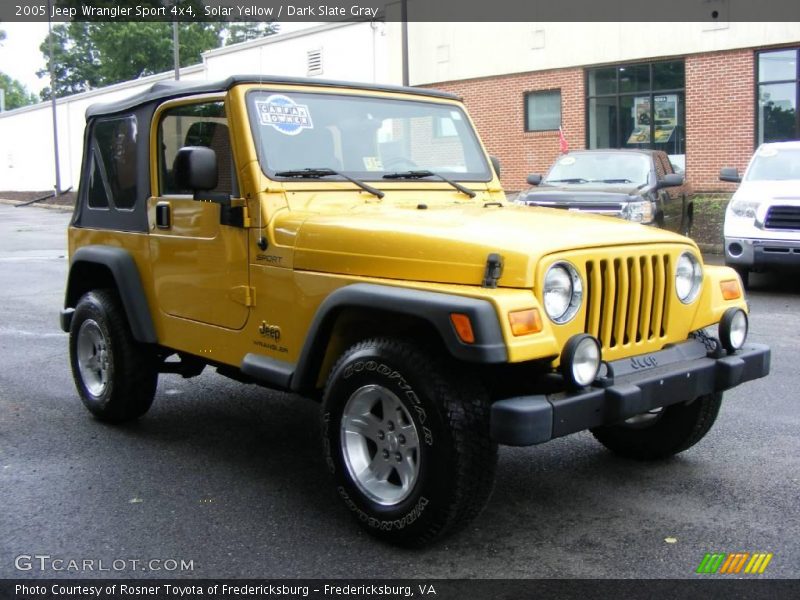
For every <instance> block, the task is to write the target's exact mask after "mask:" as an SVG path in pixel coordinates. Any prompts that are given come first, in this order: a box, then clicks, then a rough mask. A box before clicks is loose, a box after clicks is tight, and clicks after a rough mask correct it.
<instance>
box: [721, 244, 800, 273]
mask: <svg viewBox="0 0 800 600" xmlns="http://www.w3.org/2000/svg"><path fill="white" fill-rule="evenodd" d="M725 264H727V265H729V266H741V267H747V268H749V269H758V268H762V267H763V268H766V267H791V266H800V241H792V240H770V239H753V238H735V237H726V238H725Z"/></svg>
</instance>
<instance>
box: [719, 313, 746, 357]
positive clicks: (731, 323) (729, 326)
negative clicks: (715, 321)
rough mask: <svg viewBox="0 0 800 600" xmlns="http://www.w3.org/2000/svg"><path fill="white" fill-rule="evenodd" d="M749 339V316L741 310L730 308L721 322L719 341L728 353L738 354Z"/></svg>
mask: <svg viewBox="0 0 800 600" xmlns="http://www.w3.org/2000/svg"><path fill="white" fill-rule="evenodd" d="M746 339H747V314H745V312H744V311H743V310H742V309H741V308H729V309H728V310H726V311H725V312H724V313H723V315H722V318H721V319H720V320H719V341H720V342H721V343H722V347H723V348H725V350H727V351H728V352H731V353H733V352H736V351H737V350H738V349H739V348H741V347H742V346H744V341H745V340H746Z"/></svg>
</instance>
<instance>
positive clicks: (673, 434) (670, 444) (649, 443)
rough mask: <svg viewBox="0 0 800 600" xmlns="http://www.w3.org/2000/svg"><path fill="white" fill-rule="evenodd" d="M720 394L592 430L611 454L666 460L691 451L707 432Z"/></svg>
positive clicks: (712, 422)
mask: <svg viewBox="0 0 800 600" xmlns="http://www.w3.org/2000/svg"><path fill="white" fill-rule="evenodd" d="M721 403H722V394H721V393H715V394H708V395H707V396H700V397H699V398H697V399H696V400H694V401H693V402H690V403H688V404H687V403H683V404H673V405H672V406H667V407H666V408H663V409H661V410H660V411H658V412H653V413H645V414H644V415H638V416H637V417H634V418H632V419H628V420H627V421H625V422H623V423H619V424H616V425H606V426H603V427H596V428H594V429H592V434H593V435H594V437H595V438H596V439H597V441H598V442H600V443H601V444H603V445H604V446H605V447H606V448H608V449H609V450H611V451H612V452H613V453H614V454H617V455H619V456H624V457H625V458H632V459H635V460H659V459H664V458H669V457H670V456H673V455H675V454H678V453H679V452H683V451H684V450H686V449H688V448H691V447H692V446H694V445H695V444H696V443H697V442H699V441H700V440H701V439H703V437H704V436H705V435H706V434H707V433H708V432H709V430H710V429H711V426H712V425H713V424H714V421H715V420H716V418H717V414H718V413H719V407H720V404H721Z"/></svg>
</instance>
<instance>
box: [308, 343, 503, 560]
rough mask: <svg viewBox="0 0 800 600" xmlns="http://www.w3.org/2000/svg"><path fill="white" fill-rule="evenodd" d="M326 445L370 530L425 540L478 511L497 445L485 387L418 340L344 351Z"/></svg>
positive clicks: (350, 503) (326, 410) (332, 386)
mask: <svg viewBox="0 0 800 600" xmlns="http://www.w3.org/2000/svg"><path fill="white" fill-rule="evenodd" d="M322 421H323V423H322V432H323V447H324V454H325V459H326V463H327V465H328V468H329V470H330V472H331V474H332V475H333V478H334V481H335V484H336V489H337V492H338V494H339V496H340V497H341V499H342V501H343V502H344V504H345V506H347V507H348V508H349V509H350V511H352V513H353V515H354V517H355V518H356V519H357V520H358V521H359V523H360V524H361V526H362V527H364V528H365V529H366V530H367V531H368V532H369V533H371V534H372V535H375V536H376V537H379V538H381V539H383V540H386V541H389V542H392V543H397V544H401V545H406V546H421V545H423V544H426V543H429V542H431V541H433V540H434V539H436V538H438V537H441V536H443V535H446V534H449V533H452V532H454V531H456V530H457V529H459V528H460V527H463V526H464V525H465V524H466V523H468V522H469V521H470V520H471V519H473V518H475V517H476V516H477V515H478V514H479V513H480V512H481V510H483V508H484V506H485V505H486V503H487V502H488V499H489V496H490V495H491V491H492V486H493V484H494V471H495V465H496V462H497V445H496V444H495V443H493V442H492V441H491V439H490V436H489V401H488V396H487V394H486V392H485V391H484V390H483V388H482V386H481V385H480V384H479V383H478V382H477V381H475V380H473V379H472V378H471V377H470V376H469V374H468V373H465V372H462V371H460V370H459V369H457V368H456V367H455V365H453V364H451V363H450V362H449V361H448V360H446V359H444V358H441V357H438V356H435V355H431V354H428V353H426V352H424V351H422V350H421V349H420V348H418V347H417V346H416V345H414V344H412V343H410V342H404V341H397V340H392V339H386V338H377V339H372V340H367V341H364V342H361V343H358V344H356V345H354V346H352V347H351V348H349V349H348V350H347V351H345V352H344V353H343V354H342V356H341V358H340V359H339V361H338V362H337V363H336V365H335V366H334V367H333V369H332V371H331V374H330V376H329V378H328V382H327V385H326V387H325V392H324V397H323V419H322Z"/></svg>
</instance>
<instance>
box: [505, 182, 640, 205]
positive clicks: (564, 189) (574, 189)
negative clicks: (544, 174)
mask: <svg viewBox="0 0 800 600" xmlns="http://www.w3.org/2000/svg"><path fill="white" fill-rule="evenodd" d="M646 189H647V186H636V185H630V184H628V185H569V186H566V185H565V186H550V185H548V186H538V187H535V188H532V189H529V190H527V191H525V192H522V193H521V194H520V195H519V197H518V198H517V200H518V201H520V202H531V203H536V204H539V205H544V206H546V205H550V204H554V205H561V206H564V207H571V206H575V205H587V204H597V205H599V206H604V207H616V208H619V205H620V204H622V203H624V202H630V201H631V200H632V199H635V198H636V197H637V196H641V195H642V194H643V193H644V191H645V190H646ZM586 208H587V209H590V207H588V206H587V207H586Z"/></svg>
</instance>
